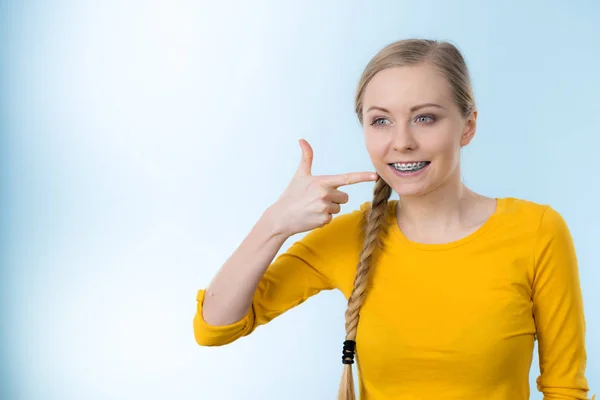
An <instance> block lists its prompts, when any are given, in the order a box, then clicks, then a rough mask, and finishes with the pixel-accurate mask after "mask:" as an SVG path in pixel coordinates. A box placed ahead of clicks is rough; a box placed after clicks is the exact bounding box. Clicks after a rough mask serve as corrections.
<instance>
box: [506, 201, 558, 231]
mask: <svg viewBox="0 0 600 400" xmlns="http://www.w3.org/2000/svg"><path fill="white" fill-rule="evenodd" d="M502 200H503V202H504V207H503V210H502V211H503V213H504V214H505V215H507V216H509V217H510V218H514V220H515V221H518V222H519V224H520V225H521V226H528V227H530V228H531V229H532V230H533V231H534V232H535V233H536V235H537V236H538V237H542V238H546V239H548V238H551V237H555V236H563V237H564V235H565V234H566V235H567V236H568V234H569V228H568V227H567V223H566V222H565V219H564V218H563V216H562V214H561V213H560V212H559V211H557V210H556V209H555V208H553V207H552V206H551V205H550V204H547V203H538V202H534V201H531V200H526V199H519V198H515V197H506V198H503V199H502Z"/></svg>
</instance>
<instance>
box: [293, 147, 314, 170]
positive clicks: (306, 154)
mask: <svg viewBox="0 0 600 400" xmlns="http://www.w3.org/2000/svg"><path fill="white" fill-rule="evenodd" d="M298 143H300V148H301V149H302V160H301V161H300V165H299V166H298V170H297V171H296V176H310V175H311V174H312V172H311V170H312V161H313V150H312V147H310V144H308V142H307V141H306V140H304V139H300V140H299V141H298Z"/></svg>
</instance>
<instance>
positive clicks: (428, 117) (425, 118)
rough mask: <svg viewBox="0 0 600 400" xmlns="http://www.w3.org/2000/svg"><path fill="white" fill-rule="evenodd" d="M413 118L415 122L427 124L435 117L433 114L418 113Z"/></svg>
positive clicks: (432, 121) (433, 120)
mask: <svg viewBox="0 0 600 400" xmlns="http://www.w3.org/2000/svg"><path fill="white" fill-rule="evenodd" d="M415 120H416V122H422V123H424V124H425V125H429V124H432V123H434V122H435V117H434V116H433V115H419V116H418V117H417V118H416V119H415Z"/></svg>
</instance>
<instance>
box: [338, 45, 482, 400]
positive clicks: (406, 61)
mask: <svg viewBox="0 0 600 400" xmlns="http://www.w3.org/2000/svg"><path fill="white" fill-rule="evenodd" d="M421 63H429V64H430V65H432V66H434V67H436V68H437V69H438V70H439V71H440V72H441V73H442V74H443V75H444V76H445V77H446V79H447V80H448V82H449V83H450V87H451V91H452V96H453V100H454V102H455V104H456V105H457V106H458V108H459V110H460V112H461V114H462V116H463V117H467V116H468V115H469V114H471V112H472V111H474V109H475V102H474V99H473V90H472V87H471V81H470V78H469V71H468V69H467V66H466V63H465V60H464V58H463V56H462V54H461V53H460V51H459V50H458V49H457V48H456V47H455V46H454V45H453V44H451V43H449V42H442V41H437V40H428V39H405V40H400V41H397V42H394V43H391V44H389V45H387V46H386V47H384V48H383V49H382V50H380V51H379V52H378V53H377V54H376V55H375V56H374V57H373V58H372V59H371V61H370V62H369V63H368V64H367V66H366V67H365V70H364V71H363V73H362V75H361V77H360V80H359V83H358V87H357V91H356V98H355V110H356V115H357V116H358V119H359V121H360V123H361V124H363V122H364V121H363V117H362V113H363V97H364V92H365V88H366V86H367V84H368V83H369V82H370V81H371V79H372V78H373V77H374V76H375V74H377V73H378V72H380V71H382V70H384V69H387V68H393V67H402V66H408V65H417V64H421ZM391 194H392V189H391V187H390V186H389V185H388V184H387V183H386V182H385V181H384V180H383V179H382V178H381V177H379V179H378V180H377V182H376V183H375V188H374V190H373V201H372V202H371V207H369V208H368V209H366V210H365V213H364V217H363V222H362V223H363V225H362V226H363V228H362V229H363V231H364V242H363V248H362V250H361V252H360V256H359V262H358V266H357V268H356V276H355V278H354V287H353V289H352V292H351V294H350V297H349V298H348V308H347V310H346V340H345V341H344V350H343V353H342V360H343V362H344V371H343V374H342V380H341V383H340V389H339V394H338V400H355V399H356V394H355V390H354V378H353V376H352V363H353V362H354V352H355V350H354V349H355V345H356V331H357V327H358V321H359V318H360V308H361V306H362V305H363V303H364V300H365V297H366V294H367V286H368V283H369V272H370V270H371V266H372V265H373V264H374V260H375V258H376V254H377V250H378V249H379V250H381V249H382V240H381V238H382V237H383V235H384V234H385V232H386V230H387V226H386V223H385V222H386V216H387V209H388V201H389V199H390V196H391Z"/></svg>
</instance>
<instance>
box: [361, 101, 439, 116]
mask: <svg viewBox="0 0 600 400" xmlns="http://www.w3.org/2000/svg"><path fill="white" fill-rule="evenodd" d="M425 107H437V108H442V109H443V108H444V107H442V106H440V105H439V104H435V103H425V104H419V105H416V106H412V107H411V108H410V112H414V111H417V110H420V109H421V108H425ZM371 110H379V111H383V112H386V113H388V114H391V113H390V111H389V110H387V109H385V108H383V107H379V106H372V107H369V109H368V110H367V112H369V111H371Z"/></svg>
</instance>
